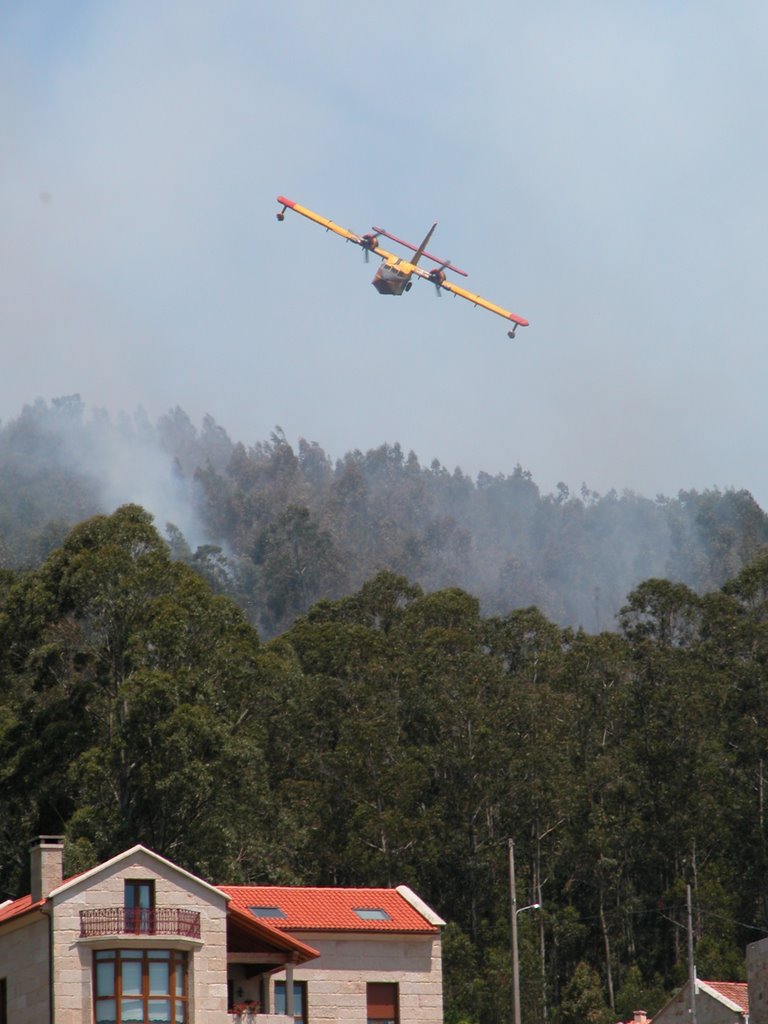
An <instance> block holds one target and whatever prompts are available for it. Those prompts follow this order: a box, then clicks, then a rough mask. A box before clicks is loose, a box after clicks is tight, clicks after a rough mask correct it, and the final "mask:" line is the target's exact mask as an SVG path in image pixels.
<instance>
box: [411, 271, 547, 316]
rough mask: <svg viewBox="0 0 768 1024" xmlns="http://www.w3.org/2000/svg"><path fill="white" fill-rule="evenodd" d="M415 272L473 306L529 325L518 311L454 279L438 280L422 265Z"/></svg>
mask: <svg viewBox="0 0 768 1024" xmlns="http://www.w3.org/2000/svg"><path fill="white" fill-rule="evenodd" d="M414 273H416V274H418V276H419V277H423V278H424V279H425V280H427V281H432V283H433V284H436V285H438V287H439V288H443V289H444V290H445V291H447V292H452V293H453V294H454V295H458V296H459V298H461V299H466V300H467V301H468V302H471V303H472V305H473V306H480V307H481V308H482V309H487V310H488V311H489V312H490V313H496V315H497V316H503V317H504V319H505V320H511V321H512V323H513V324H515V326H517V327H527V326H528V321H527V320H525V319H523V317H521V316H518V315H517V313H510V311H509V310H508V309H504V308H503V307H502V306H497V305H496V303H495V302H489V301H488V299H484V298H483V297H482V295H475V294H474V292H468V291H467V289H466V288H462V287H461V286H460V285H458V284H454V283H453V281H447V280H443V281H437V280H435V278H434V276H432V275H431V274H430V273H429V271H428V270H422V269H421V267H416V268H415V270H414ZM513 330H514V328H513Z"/></svg>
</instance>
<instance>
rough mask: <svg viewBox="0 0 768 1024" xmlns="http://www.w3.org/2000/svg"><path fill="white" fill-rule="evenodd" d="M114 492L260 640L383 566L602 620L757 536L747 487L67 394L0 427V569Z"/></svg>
mask: <svg viewBox="0 0 768 1024" xmlns="http://www.w3.org/2000/svg"><path fill="white" fill-rule="evenodd" d="M513 460H514V453H511V463H512V462H513ZM125 502H137V503H139V504H141V505H142V506H143V507H145V508H147V509H148V510H149V511H151V512H152V513H153V514H154V515H155V518H156V522H157V524H158V527H159V529H160V530H161V531H163V532H166V528H167V527H166V524H168V523H171V524H172V525H171V527H170V529H169V530H168V536H169V538H170V540H171V544H172V550H173V553H174V555H175V557H177V558H179V559H181V560H183V561H186V562H187V563H188V564H190V565H191V566H193V567H194V568H195V569H196V570H197V571H198V572H200V573H201V574H203V575H204V576H205V578H206V579H207V580H208V581H209V583H211V585H212V586H213V587H214V588H215V589H216V590H217V592H219V593H226V594H228V595H229V596H231V597H232V598H233V599H234V600H235V601H236V602H237V603H238V604H239V605H240V607H241V608H243V610H244V611H245V613H246V615H247V617H248V620H249V621H250V622H251V623H252V624H254V625H256V626H257V628H258V629H259V632H260V635H261V636H262V637H274V636H276V635H279V634H280V633H282V632H284V631H285V630H286V629H287V628H288V627H289V626H290V625H291V623H292V622H293V621H294V620H295V618H296V616H297V615H302V614H304V613H306V612H307V610H308V609H309V608H310V607H311V605H312V604H313V603H314V602H316V601H318V600H320V599H321V598H327V597H330V598H341V597H343V596H344V595H347V594H351V593H353V592H355V591H356V590H358V589H359V588H360V587H361V586H362V585H363V583H364V582H365V581H366V580H368V579H370V578H371V576H373V575H374V574H375V573H377V572H379V571H381V570H389V571H392V572H395V573H399V574H402V575H404V576H406V577H407V578H408V579H409V580H412V581H413V582H414V583H418V584H419V585H420V586H422V587H423V588H424V589H425V590H437V589H441V588H444V587H455V586H458V587H461V588H463V589H465V590H467V591H469V592H470V593H472V594H474V595H475V596H476V597H477V598H478V599H479V601H480V606H481V609H482V611H483V614H485V615H505V614H507V613H508V612H509V611H511V610H512V609H515V608H525V607H528V606H530V605H535V606H536V607H538V608H540V609H541V610H542V612H543V613H544V614H545V615H546V616H547V617H548V618H549V619H551V620H552V621H553V622H556V623H557V624H559V625H561V626H573V627H579V626H581V627H583V628H584V629H586V630H587V631H589V632H599V631H600V630H604V629H615V628H616V614H617V612H618V611H619V609H620V608H621V606H622V603H623V601H624V599H625V597H626V595H627V593H628V592H629V591H630V590H631V589H632V588H633V587H635V586H636V585H637V584H638V583H640V582H641V581H642V580H644V579H648V578H651V577H664V578H668V579H672V580H675V581H678V582H682V583H685V584H686V585H688V586H690V587H691V588H692V589H694V590H695V591H697V592H698V593H704V592H706V591H708V590H712V589H716V588H717V587H719V586H721V585H722V584H723V583H724V582H725V581H726V580H727V579H728V578H729V577H731V576H733V575H734V574H735V573H737V572H738V571H739V570H740V569H741V568H742V567H743V566H744V565H746V564H747V563H748V562H749V561H750V559H751V558H753V557H754V555H755V554H756V553H757V552H758V551H759V550H760V549H761V547H762V546H763V545H765V544H768V518H767V517H766V515H765V514H764V513H763V511H762V510H761V509H760V508H759V507H758V505H757V504H756V503H755V502H754V500H753V499H752V497H751V496H750V495H749V493H747V492H746V491H725V492H721V491H718V490H712V491H705V492H704V493H697V492H695V491H681V492H680V493H679V494H678V495H677V496H675V497H656V498H654V499H653V500H650V499H648V498H644V497H641V496H639V495H636V494H631V493H623V494H617V493H615V492H611V493H609V494H605V495H598V494H596V493H594V492H593V491H591V490H590V489H589V487H588V486H586V485H583V486H582V487H581V488H580V490H579V493H578V494H571V493H569V491H568V488H567V487H566V486H565V485H564V484H561V485H559V486H558V488H557V489H556V493H555V494H544V493H542V492H541V491H540V489H539V487H538V486H537V485H536V483H535V482H534V480H533V479H532V477H531V475H530V473H529V472H527V471H526V470H525V469H523V468H522V467H520V466H516V467H515V468H513V469H512V470H511V472H510V473H508V474H496V475H490V474H488V473H480V474H479V475H478V477H477V479H476V480H472V479H471V478H470V477H468V476H467V475H466V474H464V473H463V472H462V471H461V470H460V469H455V470H452V471H449V470H448V469H447V468H446V467H445V466H443V465H441V464H440V463H439V462H437V461H433V462H432V463H431V464H430V465H428V466H425V465H422V464H421V463H420V462H419V459H418V457H417V456H416V454H414V453H413V452H411V453H408V454H406V453H405V452H404V451H403V450H402V449H401V447H400V445H399V444H385V445H382V446H381V447H380V448H377V449H374V450H371V451H368V452H365V453H363V452H361V451H352V452H348V453H347V454H346V455H345V456H344V457H343V458H340V459H338V460H336V461H335V462H334V461H333V460H331V459H330V458H329V457H328V455H327V454H326V453H325V452H324V451H323V449H322V448H321V447H320V446H319V445H318V444H317V443H315V442H309V441H305V440H300V441H299V442H298V444H297V445H296V446H295V447H294V446H293V445H291V444H290V443H289V442H288V440H287V439H286V437H285V435H284V434H283V433H282V431H281V430H280V429H279V428H278V429H276V430H275V432H274V433H273V434H272V436H271V437H270V438H269V440H265V441H259V442H257V443H255V444H253V445H246V444H243V443H241V442H235V441H233V440H231V439H230V438H229V437H228V436H227V434H226V432H225V431H224V430H222V429H221V428H220V427H219V426H217V425H216V423H214V422H213V420H211V419H210V418H206V420H205V421H204V422H203V425H202V429H201V430H199V431H198V430H197V429H196V428H195V427H194V425H193V424H192V423H191V422H190V420H189V418H188V417H187V416H186V415H185V413H184V412H183V411H182V410H180V409H176V410H174V411H172V412H170V413H169V414H168V415H166V416H164V417H162V418H161V419H160V420H159V421H158V422H157V423H156V424H152V423H150V422H149V420H148V419H147V418H146V417H145V416H143V415H142V414H137V415H135V416H133V417H131V418H128V417H122V418H120V419H119V420H118V421H117V422H112V421H111V420H110V418H109V417H108V416H107V415H106V414H104V413H98V412H96V413H90V414H86V410H85V409H84V407H83V405H82V403H81V402H80V400H79V399H78V397H77V396H70V397H68V398H61V399H56V400H54V401H53V402H52V403H51V404H50V405H48V404H46V403H44V402H42V401H38V402H37V403H36V404H35V405H32V406H27V407H25V408H24V409H23V411H22V412H21V414H20V415H19V416H18V417H17V418H16V419H15V420H13V421H11V422H9V423H7V424H5V425H4V426H3V427H2V428H1V429H0V567H2V566H5V567H7V568H17V569H18V568H22V567H30V566H33V565H36V564H39V562H40V561H41V559H42V558H44V557H45V555H46V554H47V553H49V552H50V551H52V550H53V548H54V547H55V546H56V545H57V544H58V543H60V542H61V540H63V538H64V536H65V535H66V532H67V530H68V529H69V528H71V527H72V526H73V525H75V523H77V522H79V521H80V520H82V519H84V518H86V517H87V516H89V515H93V514H96V513H99V512H107V513H108V512H111V511H112V510H113V509H114V508H116V507H117V506H118V505H120V504H123V503H125Z"/></svg>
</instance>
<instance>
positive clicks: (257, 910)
mask: <svg viewBox="0 0 768 1024" xmlns="http://www.w3.org/2000/svg"><path fill="white" fill-rule="evenodd" d="M248 909H249V910H250V912H251V913H252V914H253V916H254V917H285V913H284V912H283V911H282V910H281V909H280V907H248Z"/></svg>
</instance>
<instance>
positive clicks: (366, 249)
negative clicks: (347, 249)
mask: <svg viewBox="0 0 768 1024" xmlns="http://www.w3.org/2000/svg"><path fill="white" fill-rule="evenodd" d="M378 244H379V238H378V235H371V234H367V235H363V237H362V238H361V239H360V245H361V246H362V248H363V259H364V260H365V262H366V263H367V262H368V261H369V260H370V258H371V250H372V249H375V248H376V247H377V246H378Z"/></svg>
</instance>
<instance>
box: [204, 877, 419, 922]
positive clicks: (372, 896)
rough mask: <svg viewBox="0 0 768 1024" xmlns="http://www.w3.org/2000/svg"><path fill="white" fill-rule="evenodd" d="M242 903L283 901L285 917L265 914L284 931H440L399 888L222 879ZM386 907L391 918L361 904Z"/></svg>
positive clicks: (226, 889) (266, 904)
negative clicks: (365, 914) (364, 913)
mask: <svg viewBox="0 0 768 1024" xmlns="http://www.w3.org/2000/svg"><path fill="white" fill-rule="evenodd" d="M219 888H220V889H221V891H222V892H224V893H226V894H227V895H228V896H230V897H231V899H232V903H233V904H234V905H235V906H236V907H238V908H240V909H242V910H250V908H251V907H262V908H263V907H279V909H280V910H281V911H282V913H283V914H284V916H283V917H274V916H268V915H265V916H263V917H261V918H257V920H262V921H265V922H268V923H269V924H270V925H272V927H273V928H279V929H280V930H281V931H335V932H412V933H422V934H424V933H432V932H437V930H438V929H437V927H436V926H435V925H433V924H431V923H430V922H429V921H428V920H427V919H426V918H425V917H423V916H422V914H420V913H419V911H418V910H416V909H415V907H413V906H411V904H410V903H409V902H408V900H406V899H405V897H403V896H402V895H401V894H400V893H399V892H398V891H397V890H396V889H331V888H315V887H305V886H278V885H220V886H219ZM356 909H357V910H360V909H380V910H383V911H385V912H386V915H387V917H386V919H385V920H363V919H361V918H360V917H359V916H358V915H357V914H356V913H355V910H356Z"/></svg>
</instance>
